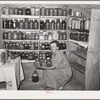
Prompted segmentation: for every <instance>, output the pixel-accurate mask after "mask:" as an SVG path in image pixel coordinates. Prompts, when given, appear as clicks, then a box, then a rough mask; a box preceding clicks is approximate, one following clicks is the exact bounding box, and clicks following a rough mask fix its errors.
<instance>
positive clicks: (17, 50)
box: [8, 49, 37, 52]
mask: <svg viewBox="0 0 100 100" xmlns="http://www.w3.org/2000/svg"><path fill="white" fill-rule="evenodd" d="M8 50H9V51H17V52H37V50H25V49H24V50H21V49H20V50H18V49H8Z"/></svg>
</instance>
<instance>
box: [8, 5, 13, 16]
mask: <svg viewBox="0 0 100 100" xmlns="http://www.w3.org/2000/svg"><path fill="white" fill-rule="evenodd" d="M13 14H14V8H13V7H10V8H9V15H13Z"/></svg>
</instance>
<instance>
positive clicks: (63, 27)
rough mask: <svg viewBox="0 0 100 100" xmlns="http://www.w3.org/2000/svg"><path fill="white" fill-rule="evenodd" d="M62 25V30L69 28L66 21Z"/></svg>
mask: <svg viewBox="0 0 100 100" xmlns="http://www.w3.org/2000/svg"><path fill="white" fill-rule="evenodd" d="M61 25H62V30H65V29H66V26H67V25H66V21H65V19H62V23H61Z"/></svg>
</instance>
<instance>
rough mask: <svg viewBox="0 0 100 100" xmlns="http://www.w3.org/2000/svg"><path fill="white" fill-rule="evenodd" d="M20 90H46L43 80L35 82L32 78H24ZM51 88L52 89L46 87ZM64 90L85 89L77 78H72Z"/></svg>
mask: <svg viewBox="0 0 100 100" xmlns="http://www.w3.org/2000/svg"><path fill="white" fill-rule="evenodd" d="M19 90H40V91H41V90H45V89H44V88H43V86H42V81H41V80H40V81H39V82H37V83H33V82H32V80H24V81H22V82H21V85H20V87H19ZM46 90H51V89H46ZM63 90H73V91H74V90H84V85H83V84H82V83H80V82H79V81H78V80H77V79H75V78H72V79H71V81H70V82H69V83H67V84H66V85H65V86H64V89H63Z"/></svg>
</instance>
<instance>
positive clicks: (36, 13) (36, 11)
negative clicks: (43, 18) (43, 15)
mask: <svg viewBox="0 0 100 100" xmlns="http://www.w3.org/2000/svg"><path fill="white" fill-rule="evenodd" d="M38 15H39V7H35V16H38Z"/></svg>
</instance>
